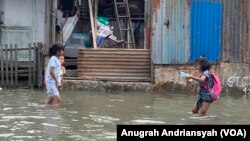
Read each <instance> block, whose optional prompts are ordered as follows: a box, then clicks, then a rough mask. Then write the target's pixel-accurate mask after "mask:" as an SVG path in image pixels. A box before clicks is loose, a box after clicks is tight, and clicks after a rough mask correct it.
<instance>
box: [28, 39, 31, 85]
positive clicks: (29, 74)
mask: <svg viewBox="0 0 250 141" xmlns="http://www.w3.org/2000/svg"><path fill="white" fill-rule="evenodd" d="M28 67H29V73H28V76H29V87H31V43H29V66H28Z"/></svg>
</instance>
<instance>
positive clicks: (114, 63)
mask: <svg viewBox="0 0 250 141" xmlns="http://www.w3.org/2000/svg"><path fill="white" fill-rule="evenodd" d="M150 58H151V57H150V50H145V49H113V48H112V49H110V48H109V49H107V48H106V49H105V48H103V49H82V50H80V51H79V57H78V60H77V68H78V79H86V80H107V81H116V82H119V81H130V82H138V81H141V82H150V80H151V79H150V76H151V59H150Z"/></svg>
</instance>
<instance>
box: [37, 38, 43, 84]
mask: <svg viewBox="0 0 250 141" xmlns="http://www.w3.org/2000/svg"><path fill="white" fill-rule="evenodd" d="M41 51H42V44H41V43H39V44H38V53H37V58H38V60H37V65H38V87H39V88H41V87H42V84H43V83H42V81H43V80H42V77H43V76H42V70H43V66H42V64H41V60H42V59H43V58H42V57H41V56H40V53H41Z"/></svg>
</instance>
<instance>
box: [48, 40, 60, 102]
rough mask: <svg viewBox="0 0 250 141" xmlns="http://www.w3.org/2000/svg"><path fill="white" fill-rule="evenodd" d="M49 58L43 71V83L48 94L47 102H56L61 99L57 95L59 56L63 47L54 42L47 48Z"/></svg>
mask: <svg viewBox="0 0 250 141" xmlns="http://www.w3.org/2000/svg"><path fill="white" fill-rule="evenodd" d="M49 55H50V60H49V63H48V66H47V69H46V73H45V83H46V89H47V94H48V96H49V98H48V102H47V104H58V103H60V101H61V98H60V95H59V89H61V85H60V82H59V81H60V69H61V62H60V60H59V57H60V56H63V55H64V48H63V46H62V45H61V44H54V45H53V46H52V47H51V48H50V49H49Z"/></svg>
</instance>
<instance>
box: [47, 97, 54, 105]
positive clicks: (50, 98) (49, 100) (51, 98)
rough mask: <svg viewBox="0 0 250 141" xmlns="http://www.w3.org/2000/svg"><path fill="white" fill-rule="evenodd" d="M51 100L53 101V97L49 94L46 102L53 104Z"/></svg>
mask: <svg viewBox="0 0 250 141" xmlns="http://www.w3.org/2000/svg"><path fill="white" fill-rule="evenodd" d="M53 101H54V97H53V96H50V97H49V99H48V102H47V104H53Z"/></svg>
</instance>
